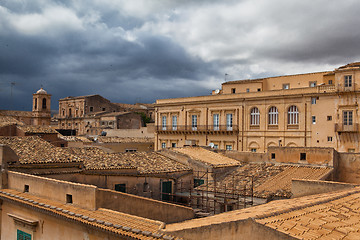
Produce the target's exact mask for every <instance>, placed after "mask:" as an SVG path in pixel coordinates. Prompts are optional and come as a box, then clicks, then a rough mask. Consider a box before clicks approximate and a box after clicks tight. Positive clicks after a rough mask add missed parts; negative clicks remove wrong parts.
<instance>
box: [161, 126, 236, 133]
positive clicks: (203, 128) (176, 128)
mask: <svg viewBox="0 0 360 240" xmlns="http://www.w3.org/2000/svg"><path fill="white" fill-rule="evenodd" d="M156 131H157V132H159V131H166V132H172V131H193V132H196V131H214V132H216V131H219V132H221V131H222V132H224V131H228V132H232V131H238V126H237V125H196V126H192V125H176V126H173V125H166V126H162V125H158V126H156Z"/></svg>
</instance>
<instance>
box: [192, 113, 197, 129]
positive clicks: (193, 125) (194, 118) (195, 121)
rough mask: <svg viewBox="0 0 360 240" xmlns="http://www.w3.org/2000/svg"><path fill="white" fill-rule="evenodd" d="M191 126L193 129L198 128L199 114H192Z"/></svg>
mask: <svg viewBox="0 0 360 240" xmlns="http://www.w3.org/2000/svg"><path fill="white" fill-rule="evenodd" d="M191 128H192V130H193V131H196V130H197V115H191Z"/></svg>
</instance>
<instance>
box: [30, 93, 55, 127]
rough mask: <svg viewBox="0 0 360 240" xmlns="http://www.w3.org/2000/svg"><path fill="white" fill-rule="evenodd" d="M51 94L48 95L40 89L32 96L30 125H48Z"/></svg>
mask: <svg viewBox="0 0 360 240" xmlns="http://www.w3.org/2000/svg"><path fill="white" fill-rule="evenodd" d="M50 104H51V94H48V93H47V92H46V91H45V90H44V89H43V88H40V89H39V90H38V91H37V92H36V93H34V94H33V107H32V112H33V121H32V125H36V126H39V125H47V126H48V125H50V120H51V112H50Z"/></svg>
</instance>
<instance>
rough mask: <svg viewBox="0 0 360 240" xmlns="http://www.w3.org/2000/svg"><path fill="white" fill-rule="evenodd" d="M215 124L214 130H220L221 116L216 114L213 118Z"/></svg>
mask: <svg viewBox="0 0 360 240" xmlns="http://www.w3.org/2000/svg"><path fill="white" fill-rule="evenodd" d="M213 124H214V130H215V131H218V130H219V114H214V116H213Z"/></svg>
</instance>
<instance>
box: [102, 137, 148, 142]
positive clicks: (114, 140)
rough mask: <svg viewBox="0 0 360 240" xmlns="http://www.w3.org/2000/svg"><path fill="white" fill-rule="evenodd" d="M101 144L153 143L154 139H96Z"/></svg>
mask: <svg viewBox="0 0 360 240" xmlns="http://www.w3.org/2000/svg"><path fill="white" fill-rule="evenodd" d="M97 140H98V142H102V143H153V142H154V138H135V137H103V136H99V137H98V138H97Z"/></svg>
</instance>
